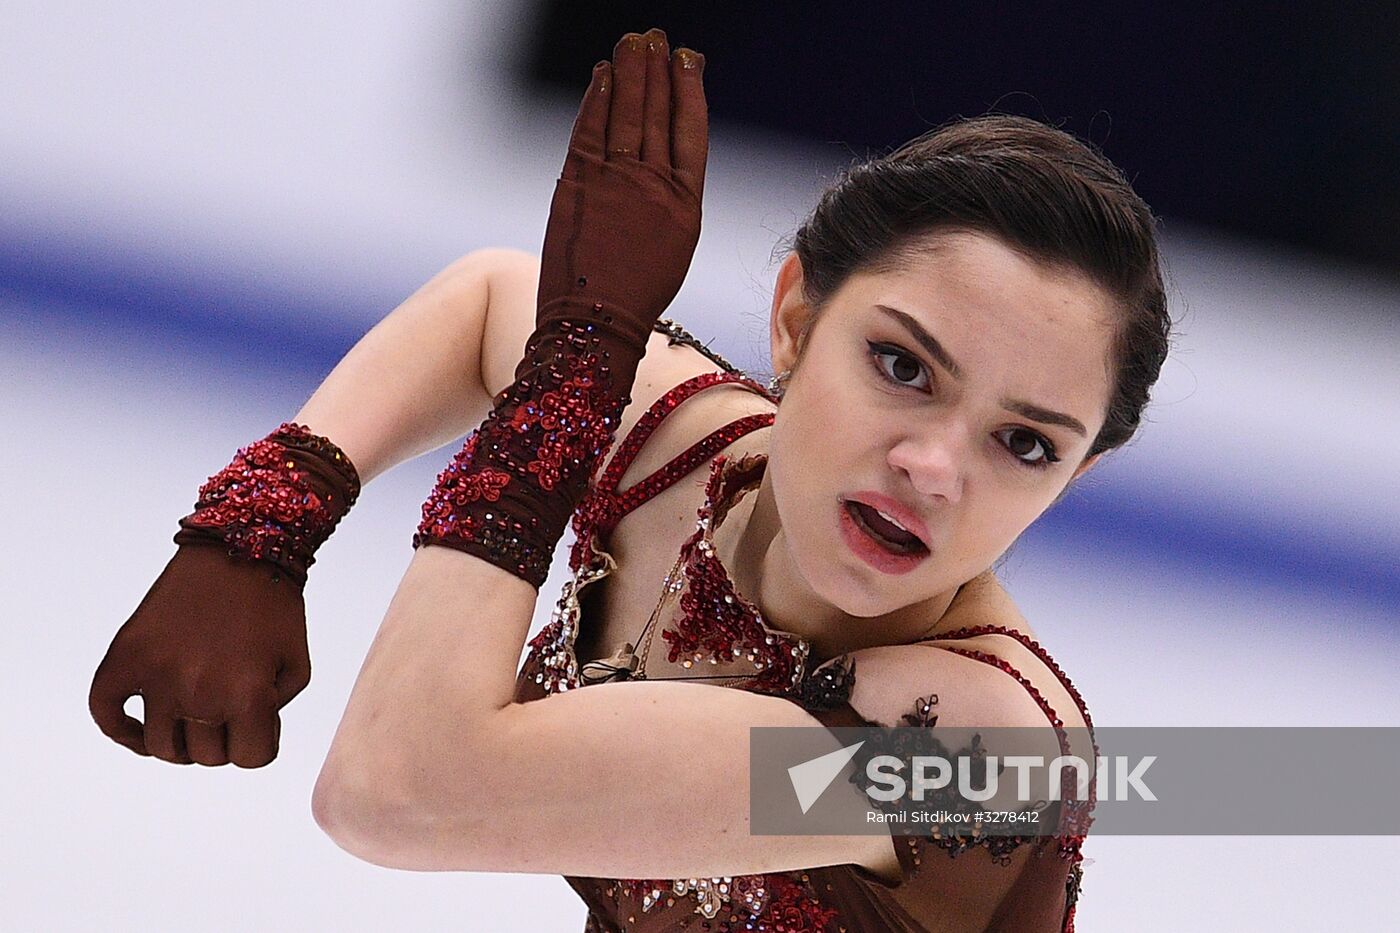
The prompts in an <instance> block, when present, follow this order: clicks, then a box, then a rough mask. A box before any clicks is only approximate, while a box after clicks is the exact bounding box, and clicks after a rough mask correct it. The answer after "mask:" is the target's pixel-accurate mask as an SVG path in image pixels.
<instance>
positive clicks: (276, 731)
mask: <svg viewBox="0 0 1400 933" xmlns="http://www.w3.org/2000/svg"><path fill="white" fill-rule="evenodd" d="M281 731H282V720H281V717H280V716H278V714H277V711H276V710H272V709H255V710H249V711H248V712H246V713H242V714H240V715H238V716H234V717H233V718H231V719H229V721H228V732H227V736H228V760H229V761H231V762H233V763H234V764H236V765H238V767H240V768H261V767H263V766H264V765H266V764H269V763H270V762H271V761H272V759H274V758H276V757H277V741H278V738H279V737H280V735H281Z"/></svg>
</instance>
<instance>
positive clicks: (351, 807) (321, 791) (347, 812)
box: [311, 769, 400, 868]
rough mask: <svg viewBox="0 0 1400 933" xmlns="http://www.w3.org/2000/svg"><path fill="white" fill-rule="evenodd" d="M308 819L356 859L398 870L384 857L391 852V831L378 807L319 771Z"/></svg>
mask: <svg viewBox="0 0 1400 933" xmlns="http://www.w3.org/2000/svg"><path fill="white" fill-rule="evenodd" d="M311 817H312V819H314V820H315V821H316V825H317V826H319V827H320V828H321V832H323V833H325V834H326V835H327V836H329V837H330V839H331V841H332V842H334V843H335V844H336V845H337V846H339V847H340V848H341V849H343V850H345V851H346V852H348V853H350V854H351V855H353V856H355V857H356V858H358V859H360V860H362V861H366V862H370V863H372V864H375V865H380V866H382V867H384V868H398V867H400V866H399V865H397V864H393V863H392V862H393V860H392V858H390V857H389V856H388V853H390V852H391V851H392V850H393V849H394V848H395V846H394V844H393V837H394V827H393V825H392V823H391V822H390V821H389V820H386V819H384V817H383V816H382V810H381V807H380V805H379V804H378V803H377V802H376V801H374V800H373V799H372V798H370V797H368V796H366V795H365V794H363V793H358V792H355V791H354V790H353V789H351V788H350V787H347V786H346V784H345V783H344V782H343V781H341V780H340V779H338V778H337V777H335V776H332V775H331V774H330V773H329V772H328V771H327V770H325V769H322V771H321V775H320V777H318V778H317V779H316V787H315V788H314V789H313V790H312V792H311Z"/></svg>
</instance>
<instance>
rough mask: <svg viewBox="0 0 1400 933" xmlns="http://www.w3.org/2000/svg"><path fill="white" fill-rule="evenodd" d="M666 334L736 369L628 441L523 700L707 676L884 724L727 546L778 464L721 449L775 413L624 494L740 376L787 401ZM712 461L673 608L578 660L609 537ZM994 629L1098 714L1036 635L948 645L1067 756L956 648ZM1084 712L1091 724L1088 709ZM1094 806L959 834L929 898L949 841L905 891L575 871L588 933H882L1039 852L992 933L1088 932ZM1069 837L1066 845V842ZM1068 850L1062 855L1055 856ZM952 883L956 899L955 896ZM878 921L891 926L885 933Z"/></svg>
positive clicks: (772, 877)
mask: <svg viewBox="0 0 1400 933" xmlns="http://www.w3.org/2000/svg"><path fill="white" fill-rule="evenodd" d="M658 329H659V330H664V332H666V333H668V334H670V335H671V336H672V340H673V342H685V343H689V344H690V345H692V346H695V347H696V348H697V349H700V350H701V351H702V352H706V353H707V355H709V356H710V357H711V359H714V360H715V361H716V362H717V363H719V364H720V365H721V366H722V368H723V369H724V370H725V371H724V372H720V373H708V374H705V375H701V376H696V377H693V378H691V379H688V380H686V381H685V382H683V383H681V384H680V385H678V386H676V387H675V388H673V389H672V390H671V391H669V392H667V393H666V394H665V395H664V396H662V397H661V398H660V399H659V400H658V401H657V402H656V403H655V404H654V405H652V406H651V408H650V409H649V410H648V411H647V412H646V413H645V414H644V415H643V416H642V418H641V419H640V420H639V421H638V423H637V425H636V426H635V427H634V429H633V430H632V431H631V432H630V433H629V434H628V436H627V437H626V438H625V439H624V440H623V442H622V444H621V446H620V447H619V449H618V452H617V454H616V456H614V458H613V460H612V461H611V463H610V464H609V465H608V469H607V470H606V471H604V473H603V475H602V476H601V477H600V478H599V481H598V483H597V484H596V486H595V489H594V490H593V491H592V492H590V494H589V496H588V497H587V498H585V500H584V502H583V503H582V504H581V506H580V507H579V509H578V510H577V512H576V513H575V515H574V520H573V528H574V532H575V537H576V542H575V545H574V547H573V549H572V550H571V552H570V569H571V570H572V572H573V574H572V578H571V579H570V580H568V581H566V582H565V583H564V586H563V589H562V591H561V595H560V597H559V599H558V600H557V602H556V604H555V607H554V610H553V613H552V614H551V618H550V621H549V623H548V624H547V625H546V626H545V627H544V629H542V630H541V631H540V633H539V634H538V635H537V636H536V637H535V638H533V639H532V640H531V642H530V652H529V654H528V655H527V658H526V661H525V664H524V665H523V667H522V669H521V672H520V676H519V679H518V681H517V691H516V692H517V700H519V701H522V702H523V701H528V700H533V699H539V698H542V697H545V696H547V695H549V694H552V693H558V692H562V691H566V690H572V689H578V688H581V687H585V686H589V685H591V684H595V683H601V682H604V681H614V680H630V679H649V680H660V679H679V680H699V681H703V682H705V683H713V684H718V685H721V686H730V687H737V688H739V689H746V690H752V691H755V692H762V693H769V694H773V695H777V696H781V697H784V698H786V699H789V700H791V701H793V702H795V703H798V704H799V705H801V706H803V707H804V708H805V709H807V710H809V712H811V713H812V714H813V715H814V716H816V717H817V718H818V719H820V720H821V721H822V722H823V723H825V724H827V725H860V724H868V723H866V721H865V720H863V719H861V718H860V717H859V716H858V715H856V714H855V713H854V711H853V710H851V708H850V706H849V704H848V702H847V700H848V698H849V693H850V687H851V684H852V682H853V678H854V674H855V672H854V670H853V665H851V664H850V663H849V662H848V661H847V659H845V658H836V659H833V660H832V661H831V662H828V663H827V664H824V665H821V666H820V667H818V668H816V669H815V670H813V669H809V664H808V658H809V648H808V645H807V644H806V642H804V641H803V640H802V639H800V638H798V637H797V636H794V635H792V634H790V633H787V632H782V631H778V630H775V629H772V628H770V627H769V626H768V625H767V624H766V623H765V622H764V620H763V618H762V616H761V614H760V612H759V610H758V608H757V607H756V606H755V605H754V604H753V603H751V602H750V601H749V600H748V599H746V598H745V597H744V595H743V594H742V593H740V592H738V590H737V589H736V588H735V586H734V584H733V581H732V579H731V578H730V576H729V574H728V572H727V571H726V569H725V567H724V566H723V563H722V562H721V561H720V559H719V557H718V556H717V554H716V553H715V548H714V546H713V535H714V532H715V529H716V528H718V527H719V525H720V524H721V523H722V522H723V521H724V519H725V517H726V515H727V514H728V513H729V512H730V510H731V509H732V507H733V506H734V505H735V504H736V503H737V502H738V501H739V500H740V499H742V497H743V496H744V495H746V494H748V493H750V492H752V491H753V490H755V489H756V488H757V486H758V484H759V483H760V481H761V479H762V476H763V470H764V468H765V466H766V462H767V459H766V457H765V456H763V455H762V454H750V455H747V456H742V457H737V458H734V457H728V456H725V455H722V454H719V451H721V450H723V449H724V448H725V447H727V446H728V445H730V444H732V443H733V442H734V441H735V440H737V439H738V438H740V437H742V436H743V435H745V434H747V433H749V432H750V431H753V430H757V429H759V428H762V427H766V426H768V425H770V424H772V422H773V418H774V416H773V414H771V413H767V414H759V415H751V416H748V417H745V418H740V419H738V420H736V421H733V422H731V423H729V424H727V425H724V426H723V427H721V428H719V429H717V430H715V431H713V432H711V433H710V434H709V435H707V436H706V437H705V438H702V439H701V440H699V441H698V442H696V443H695V444H694V445H692V446H691V447H690V448H689V449H687V450H686V451H685V452H684V453H682V454H680V455H678V456H677V457H675V458H673V459H672V460H671V461H670V462H668V463H667V464H666V465H665V466H663V467H662V468H661V469H659V470H657V471H656V472H654V473H653V474H651V475H650V476H648V477H646V478H645V479H643V480H641V481H640V482H638V483H636V484H635V485H633V486H632V487H630V488H629V489H627V490H625V491H621V492H619V491H618V490H617V484H618V481H619V480H620V478H621V477H622V476H623V475H624V473H625V471H626V469H627V467H628V466H629V465H630V463H631V462H632V460H633V459H634V458H635V456H636V454H637V452H638V450H640V448H641V446H642V444H643V443H645V441H646V438H647V437H648V436H649V435H650V434H651V432H652V431H653V430H654V429H655V428H656V426H657V424H658V423H659V422H660V421H661V420H662V419H663V418H665V417H666V415H667V414H669V413H670V412H671V411H673V410H674V409H675V408H676V407H677V406H678V405H680V404H681V403H682V402H684V401H685V400H686V399H687V398H689V397H690V396H692V395H694V394H696V393H698V392H701V391H703V390H705V389H707V388H709V387H711V386H714V385H721V384H727V383H738V384H740V385H742V386H744V387H746V388H748V389H750V390H751V391H755V392H758V393H760V394H762V395H764V396H765V397H767V398H770V399H771V398H772V396H770V395H769V394H768V393H767V391H766V390H765V389H764V388H763V387H762V386H760V385H758V384H757V383H755V382H753V381H752V380H750V379H748V377H746V376H745V375H744V374H743V373H741V372H739V371H738V370H735V369H734V368H733V367H732V366H730V365H729V364H728V363H726V362H724V361H723V360H722V359H719V358H717V357H715V356H714V355H712V354H709V353H708V351H706V350H705V348H703V347H702V346H701V345H700V344H699V343H698V342H697V341H695V340H694V338H693V337H689V335H687V334H684V332H683V331H681V330H680V328H679V326H678V325H675V324H673V323H671V322H669V321H663V322H661V324H660V325H658ZM707 461H708V462H709V474H708V479H707V481H706V484H705V501H704V504H703V505H702V506H701V507H700V508H699V510H698V512H697V515H696V525H695V530H694V532H693V533H692V534H691V535H690V536H689V537H688V538H687V539H686V540H685V543H684V544H683V546H682V547H681V550H680V554H679V556H678V558H677V560H676V562H675V564H674V565H673V567H672V569H671V571H670V573H669V574H667V576H666V578H665V580H664V581H663V585H662V592H661V594H660V597H659V600H658V602H657V604H656V607H655V609H654V610H653V612H652V613H651V616H650V618H649V619H648V621H647V624H646V626H645V627H644V628H643V629H642V631H641V632H640V633H639V635H638V637H637V639H636V641H635V643H631V644H629V645H628V646H627V648H626V649H624V650H623V651H622V652H620V653H619V654H618V655H615V656H614V657H612V658H609V659H606V660H599V661H593V662H591V663H588V664H583V665H581V664H580V663H579V661H578V659H577V658H576V656H575V654H574V645H575V642H576V640H577V638H578V634H579V628H580V625H581V623H582V617H581V616H582V604H581V601H580V597H581V594H582V593H583V592H584V591H585V590H586V588H587V587H589V586H591V585H593V584H594V583H596V582H598V581H600V580H602V579H603V578H605V577H607V576H608V575H609V574H611V573H612V572H614V571H615V570H616V568H617V563H616V561H615V560H614V558H613V557H612V555H611V554H610V553H609V552H608V551H607V549H606V546H605V545H606V540H607V535H608V533H609V532H611V530H612V529H613V528H614V527H616V525H617V523H618V522H619V521H620V520H621V519H622V517H623V516H625V515H626V514H627V513H629V512H630V511H631V510H632V509H634V508H636V507H638V506H639V505H641V504H642V503H644V502H646V501H647V500H648V499H650V498H651V497H653V496H655V495H656V494H657V493H658V492H660V491H661V490H663V489H665V488H666V487H667V486H669V485H670V484H671V483H674V482H676V481H677V480H679V479H680V478H681V477H683V476H685V475H686V474H688V473H690V472H691V471H692V470H694V469H696V468H697V467H699V466H700V465H702V464H704V463H705V462H707ZM985 634H998V635H1006V636H1009V637H1014V638H1017V640H1019V641H1021V642H1022V643H1023V644H1026V646H1027V647H1028V648H1030V649H1031V650H1032V651H1033V652H1035V654H1036V655H1037V657H1039V658H1040V659H1041V660H1042V661H1044V662H1045V663H1046V664H1047V666H1048V667H1050V668H1051V670H1052V671H1053V672H1054V673H1055V675H1056V676H1057V677H1059V678H1060V679H1061V680H1062V682H1063V683H1065V685H1066V686H1067V687H1068V689H1069V691H1070V693H1071V696H1073V698H1074V700H1075V702H1076V703H1077V704H1079V706H1080V709H1081V711H1082V710H1083V704H1082V700H1081V699H1080V697H1079V695H1078V693H1077V692H1075V691H1074V688H1073V686H1072V685H1070V684H1069V682H1068V680H1067V679H1066V678H1064V675H1063V673H1062V672H1061V671H1060V670H1059V668H1058V666H1056V665H1055V664H1054V662H1053V661H1052V660H1050V658H1049V656H1048V654H1046V653H1045V652H1044V650H1043V649H1041V648H1040V646H1039V645H1038V644H1036V643H1035V642H1033V641H1029V640H1028V639H1026V638H1025V637H1024V636H1023V635H1021V633H1019V632H1014V631H1012V630H1009V629H1002V628H999V627H996V626H981V627H979V628H978V629H976V630H972V629H965V630H961V631H958V632H950V633H948V634H947V635H946V636H942V638H943V639H945V640H947V641H949V642H950V644H948V645H947V646H946V647H947V649H948V650H953V651H956V652H957V653H959V654H961V655H963V656H964V657H968V658H972V659H975V660H979V661H982V662H984V663H987V664H992V665H994V666H997V667H999V668H1000V669H1002V670H1003V671H1005V672H1006V673H1007V674H1009V675H1011V676H1013V677H1015V678H1017V679H1018V680H1019V681H1020V682H1021V683H1022V685H1023V686H1024V687H1025V688H1026V689H1027V690H1028V691H1029V692H1030V693H1031V694H1032V696H1033V697H1034V698H1035V699H1036V700H1037V702H1038V703H1039V705H1040V707H1041V709H1042V710H1043V711H1044V712H1045V714H1046V716H1047V718H1048V719H1049V720H1050V722H1051V723H1052V724H1053V725H1054V726H1055V728H1056V731H1057V734H1058V735H1059V737H1060V740H1061V745H1062V747H1065V738H1064V730H1063V723H1062V722H1061V720H1060V717H1059V716H1057V715H1056V713H1055V710H1053V709H1052V708H1051V707H1050V704H1049V703H1048V702H1047V701H1046V700H1045V698H1044V697H1043V696H1041V695H1040V694H1039V692H1037V691H1036V689H1035V688H1034V686H1032V685H1031V683H1030V681H1028V680H1027V679H1026V678H1024V677H1023V676H1022V675H1021V673H1020V672H1019V671H1017V670H1015V668H1013V667H1012V666H1011V665H1009V664H1008V663H1006V662H1005V661H1004V660H1001V659H999V658H996V657H994V656H992V655H990V654H987V653H985V652H981V651H976V650H972V649H970V648H965V647H960V646H957V645H955V644H951V642H953V641H955V640H957V639H965V638H969V637H973V636H975V635H985ZM939 647H945V646H939ZM936 703H937V697H936V696H925V697H921V698H911V708H912V712H910V713H909V714H907V715H906V716H905V717H904V719H903V721H902V722H899V723H889V724H887V725H926V726H928V725H932V723H933V721H934V720H936V717H935V716H932V710H933V708H934V705H935V704H936ZM1084 715H1085V721H1086V722H1088V716H1087V712H1085V714H1084ZM1096 752H1097V749H1096ZM1091 807H1092V802H1091V803H1090V804H1089V807H1086V808H1083V809H1082V810H1080V811H1074V812H1072V813H1071V814H1070V816H1069V822H1068V830H1067V832H1066V833H1065V834H1064V835H1061V836H1056V837H1042V838H1039V839H1033V838H1030V837H1026V838H1018V837H1005V836H1002V837H996V838H995V840H992V839H987V840H986V843H988V844H984V845H982V846H980V847H979V846H977V844H975V843H968V842H966V841H965V840H964V841H963V842H962V843H961V844H958V843H956V841H955V840H944V841H943V842H944V843H945V844H943V845H942V847H943V848H944V849H945V850H946V851H947V854H948V855H949V856H959V858H957V860H956V862H955V863H952V864H958V865H960V866H962V867H965V868H966V869H968V872H969V876H968V877H967V878H962V879H959V878H958V877H957V875H956V873H952V874H950V873H949V872H948V871H947V870H944V871H941V872H939V873H937V874H936V875H935V876H929V877H928V878H927V879H926V882H925V887H926V888H927V890H924V891H920V890H915V885H913V884H912V883H909V882H910V879H912V878H913V877H914V876H915V875H918V874H920V865H921V862H922V860H923V859H924V857H925V850H926V849H929V848H930V847H936V846H938V845H939V844H940V841H939V840H933V839H930V838H928V837H921V836H900V837H896V839H895V848H896V855H897V857H898V859H899V863H900V867H901V869H902V876H903V877H902V879H901V881H900V882H899V883H897V884H893V885H892V884H891V883H890V882H888V881H885V880H882V879H878V878H876V876H874V875H872V874H870V873H869V872H867V871H865V870H864V869H863V868H861V867H860V866H855V865H843V866H829V867H825V868H817V869H810V870H807V871H794V872H779V873H770V874H765V875H748V876H738V877H721V878H688V879H596V878H569V879H568V881H569V883H570V884H571V886H573V887H574V889H575V890H576V891H577V892H578V893H579V894H580V896H581V897H582V898H583V899H584V901H585V902H586V903H587V905H588V907H589V918H588V925H587V927H586V930H588V931H600V933H601V931H628V933H650V931H663V930H666V931H669V930H679V929H692V928H693V929H695V930H705V931H716V933H724V931H739V930H743V931H778V930H782V931H789V933H801V931H837V930H848V929H849V930H860V929H867V928H872V929H894V930H918V929H923V928H924V926H923V925H922V924H921V923H920V921H919V919H918V915H919V913H920V912H921V910H923V909H924V908H921V907H919V906H916V905H919V904H929V905H935V904H938V903H945V902H946V901H947V898H948V897H949V896H951V894H952V892H953V891H954V890H955V888H956V885H958V884H972V885H975V884H977V881H976V879H975V877H972V873H975V871H977V870H983V871H987V870H992V871H994V870H996V867H997V866H999V865H1005V864H1008V863H1009V861H1010V853H1011V852H1012V851H1013V850H1014V849H1016V848H1018V847H1019V846H1021V845H1023V844H1028V845H1030V846H1031V847H1033V848H1034V849H1035V850H1036V852H1035V853H1034V855H1033V861H1032V862H1030V863H1028V865H1032V866H1036V868H1035V872H1034V873H1031V872H1023V873H1022V874H1023V875H1024V876H1025V877H1026V878H1028V879H1029V878H1031V876H1032V874H1034V875H1035V876H1036V877H1039V878H1040V881H1039V882H1037V887H1036V889H1035V890H1033V891H1032V890H1030V889H1029V888H1028V889H1027V890H1028V894H1027V897H1028V900H1027V901H1026V904H1027V905H1028V906H1026V907H1025V909H1024V910H1021V911H1020V912H1016V913H1014V916H1012V915H1008V918H1007V919H1008V924H1009V925H1006V926H996V925H994V926H993V927H990V928H995V929H1035V930H1045V931H1047V933H1053V931H1072V930H1073V915H1074V901H1075V899H1076V897H1077V894H1078V886H1079V876H1080V871H1079V869H1080V866H1079V862H1080V855H1079V844H1080V842H1081V841H1082V839H1083V834H1084V833H1085V832H1087V829H1088V822H1089V816H1088V814H1089V809H1090V808H1091ZM1061 825H1066V824H1065V823H1062V824H1061ZM1057 840H1058V846H1057V847H1056V846H1052V845H1050V844H1051V843H1055V842H1056V841H1057ZM946 843H953V844H952V845H948V844H946ZM968 848H981V849H982V850H983V851H982V853H981V855H980V856H978V857H977V858H970V857H969V856H967V855H963V854H962V853H963V852H964V851H965V850H967V849H968ZM1052 849H1054V850H1055V851H1056V852H1057V853H1058V855H1059V856H1060V857H1059V858H1054V857H1053V855H1051V856H1049V857H1044V856H1045V853H1046V852H1050V851H1051V850H1052ZM994 850H995V851H994ZM978 858H980V859H981V861H978V860H977V859H978ZM1003 870H1009V869H1003ZM923 874H924V875H926V876H927V875H928V873H923ZM943 888H946V889H947V892H948V893H941V889H943ZM1057 890H1058V894H1057V893H1056V891H1057ZM1052 901H1053V903H1050V902H1052ZM1032 902H1034V903H1032ZM927 909H938V908H936V907H933V906H930V907H929V908H927ZM1032 915H1034V916H1035V917H1036V918H1038V919H1037V920H1035V921H1034V922H1033V921H1031V920H1030V919H1028V918H1030V917H1031V916H1032ZM998 916H1001V912H999V913H998ZM876 923H878V926H871V924H876ZM1028 924H1029V925H1028Z"/></svg>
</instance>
